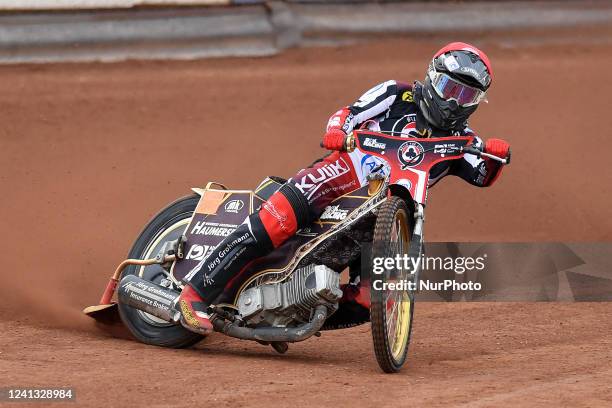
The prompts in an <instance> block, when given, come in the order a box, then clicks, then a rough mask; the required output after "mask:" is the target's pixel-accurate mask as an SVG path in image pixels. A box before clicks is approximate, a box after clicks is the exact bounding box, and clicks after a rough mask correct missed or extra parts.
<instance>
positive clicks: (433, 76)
mask: <svg viewBox="0 0 612 408" xmlns="http://www.w3.org/2000/svg"><path fill="white" fill-rule="evenodd" d="M428 75H429V79H430V80H431V84H432V86H433V88H434V89H435V91H436V93H437V94H438V96H439V97H440V98H443V99H444V100H447V101H450V100H451V99H452V100H455V101H456V102H457V104H458V105H459V106H473V105H477V104H478V103H480V101H482V100H483V99H484V98H485V92H484V91H481V90H480V89H477V88H474V87H471V86H469V85H465V84H463V83H461V82H459V81H457V80H456V79H453V78H451V77H450V76H448V75H447V74H445V73H444V72H436V71H435V70H430V71H429V73H428Z"/></svg>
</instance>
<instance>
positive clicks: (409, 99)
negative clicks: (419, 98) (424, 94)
mask: <svg viewBox="0 0 612 408" xmlns="http://www.w3.org/2000/svg"><path fill="white" fill-rule="evenodd" d="M402 101H404V102H413V101H414V97H413V96H412V92H410V91H406V92H404V93H403V94H402Z"/></svg>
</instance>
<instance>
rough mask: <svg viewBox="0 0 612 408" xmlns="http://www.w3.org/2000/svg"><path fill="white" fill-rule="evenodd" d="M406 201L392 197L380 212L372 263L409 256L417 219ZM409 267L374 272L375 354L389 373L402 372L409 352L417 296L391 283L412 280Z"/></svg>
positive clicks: (373, 322) (372, 276)
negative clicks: (413, 218)
mask: <svg viewBox="0 0 612 408" xmlns="http://www.w3.org/2000/svg"><path fill="white" fill-rule="evenodd" d="M411 215H412V214H411V213H410V211H409V210H408V207H407V205H406V203H405V202H404V200H402V199H401V198H399V197H390V198H389V199H388V200H387V201H386V202H385V203H383V204H382V205H381V207H380V209H379V211H378V216H377V219H376V226H375V228H374V240H373V242H372V263H371V265H373V261H374V259H375V258H394V259H395V257H396V255H400V256H402V257H403V256H404V255H405V254H408V249H409V247H410V238H411V236H412V229H413V220H412V217H411ZM412 279H413V276H412V275H410V273H409V269H408V268H396V267H394V268H392V269H386V268H385V270H384V271H383V272H382V273H381V274H374V273H372V275H371V279H370V285H371V291H370V294H371V306H370V320H371V322H372V339H373V342H374V352H375V354H376V360H377V361H378V364H379V366H380V368H382V370H383V371H384V372H386V373H395V372H398V371H399V370H400V369H401V368H402V366H403V365H404V362H405V361H406V355H407V353H408V345H409V343H410V332H411V330H412V315H413V311H414V307H413V306H414V294H413V292H412V291H410V290H408V289H407V288H404V289H401V290H398V289H397V288H392V287H390V284H396V285H397V284H398V283H400V282H402V283H405V282H408V281H411V280H412Z"/></svg>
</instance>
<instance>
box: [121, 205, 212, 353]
mask: <svg viewBox="0 0 612 408" xmlns="http://www.w3.org/2000/svg"><path fill="white" fill-rule="evenodd" d="M199 200H200V197H199V196H198V195H191V196H187V197H183V198H180V199H178V200H176V201H175V202H173V203H172V204H170V205H169V206H167V207H166V208H164V209H163V210H162V211H160V212H159V213H158V214H157V215H156V216H155V217H153V219H152V220H151V221H149V223H148V224H147V226H146V227H145V228H144V230H143V231H142V232H141V233H140V235H139V236H138V238H137V239H136V242H134V246H133V247H132V249H131V250H130V253H129V255H128V258H136V259H145V258H153V257H155V255H157V253H158V252H159V251H160V249H161V248H162V246H163V245H164V243H166V242H168V241H173V240H176V239H178V238H179V237H180V236H181V235H182V234H183V233H184V231H185V229H186V228H187V225H188V224H189V220H190V219H191V216H192V214H193V212H194V211H195V208H196V206H197V205H198V201H199ZM126 275H137V276H138V277H140V278H142V279H145V280H148V281H150V282H154V283H157V284H159V283H160V282H161V280H162V279H164V278H167V277H168V276H167V272H166V271H165V270H164V269H163V268H162V267H161V266H160V265H157V264H155V265H149V266H135V265H131V266H129V267H128V268H126V269H125V270H124V271H123V274H122V275H121V277H122V278H123V277H124V276H126ZM119 315H120V316H121V320H122V321H123V323H124V324H125V325H126V326H127V328H128V329H129V330H130V332H131V333H132V334H133V335H134V337H136V338H137V339H138V340H139V341H141V342H143V343H146V344H152V345H155V346H162V347H173V348H181V347H189V346H191V345H193V344H195V343H197V342H198V341H200V340H202V338H203V337H202V336H201V335H199V334H196V333H192V332H190V331H189V330H187V329H185V328H183V326H181V325H180V324H173V323H168V322H166V321H164V320H161V319H159V318H157V317H155V316H153V315H150V314H149V313H146V312H143V311H141V310H138V309H135V308H133V307H131V306H128V305H126V304H123V303H119Z"/></svg>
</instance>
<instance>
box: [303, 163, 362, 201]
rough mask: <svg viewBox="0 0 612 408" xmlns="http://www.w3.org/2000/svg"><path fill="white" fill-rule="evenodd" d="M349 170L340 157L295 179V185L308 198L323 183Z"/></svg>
mask: <svg viewBox="0 0 612 408" xmlns="http://www.w3.org/2000/svg"><path fill="white" fill-rule="evenodd" d="M349 171H350V168H349V166H348V164H346V162H345V161H344V160H343V159H342V158H340V159H338V160H336V161H335V162H334V163H329V164H326V165H324V166H322V167H319V168H318V169H316V171H313V172H312V173H309V174H306V175H305V176H304V177H302V178H301V179H300V180H296V182H295V186H296V187H297V188H298V189H299V190H300V191H301V192H302V193H303V194H304V195H305V196H306V198H308V199H310V198H311V197H312V196H313V195H314V194H315V193H316V191H317V190H318V189H319V188H320V187H321V186H322V185H323V184H325V183H327V182H328V181H330V180H333V179H335V178H337V177H340V176H342V175H343V174H346V173H348V172H349Z"/></svg>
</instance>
